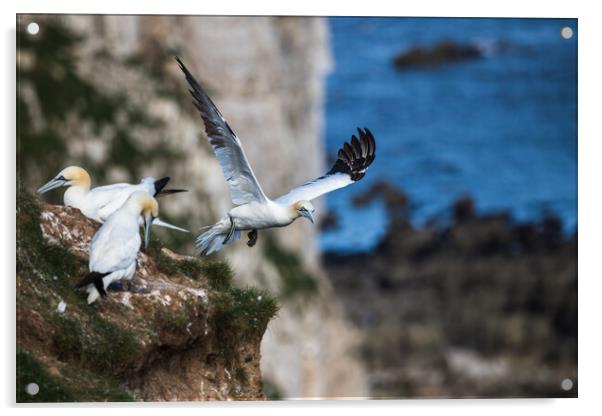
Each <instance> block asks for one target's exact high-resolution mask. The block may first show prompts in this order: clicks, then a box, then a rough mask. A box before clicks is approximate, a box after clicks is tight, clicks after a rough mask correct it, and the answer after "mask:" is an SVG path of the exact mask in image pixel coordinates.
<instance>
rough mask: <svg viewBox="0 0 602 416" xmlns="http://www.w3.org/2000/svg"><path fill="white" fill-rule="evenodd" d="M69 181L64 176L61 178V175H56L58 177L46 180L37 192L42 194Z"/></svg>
mask: <svg viewBox="0 0 602 416" xmlns="http://www.w3.org/2000/svg"><path fill="white" fill-rule="evenodd" d="M68 183H69V181H68V180H67V179H65V178H63V177H62V176H60V177H58V178H54V179H52V180H51V181H50V182H48V183H47V184H46V185H44V186H42V187H41V188H40V189H38V191H37V192H38V193H39V194H43V193H46V192H48V191H50V190H52V189H55V188H60V187H61V186H65V185H67V184H68Z"/></svg>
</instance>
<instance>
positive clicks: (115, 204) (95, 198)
mask: <svg viewBox="0 0 602 416" xmlns="http://www.w3.org/2000/svg"><path fill="white" fill-rule="evenodd" d="M169 180H170V178H169V176H166V177H164V178H161V179H159V180H155V179H154V178H151V177H146V178H143V179H142V180H141V181H140V183H139V184H136V185H133V184H129V183H116V184H113V185H105V186H97V187H96V188H93V189H90V185H91V179H90V175H89V174H88V172H86V170H85V169H83V168H80V167H78V166H69V167H67V168H65V169H63V170H62V171H60V172H59V174H58V175H57V176H56V177H54V178H53V179H51V180H50V181H49V182H48V183H47V184H46V185H44V186H42V187H41V188H40V189H38V191H37V192H38V193H39V194H43V193H46V192H48V191H50V190H52V189H55V188H60V187H62V186H68V187H69V188H68V189H67V190H66V191H65V193H64V195H63V203H64V204H65V205H67V206H70V207H74V208H78V209H79V210H80V211H81V212H82V214H84V215H85V216H86V217H88V218H91V219H93V220H95V221H98V222H100V223H103V222H105V221H106V219H107V218H108V217H109V216H110V215H111V214H112V213H114V212H115V211H117V210H118V209H119V208H120V207H121V206H122V205H123V204H124V203H125V201H126V200H127V199H128V197H129V196H130V195H132V194H133V193H134V192H136V191H146V192H148V193H149V194H150V195H151V196H153V197H155V196H160V195H167V194H174V193H178V192H186V190H185V189H163V188H165V186H166V185H167V183H168V182H169ZM153 224H154V225H158V226H161V227H165V228H171V229H174V230H178V231H182V232H188V230H185V229H183V228H180V227H176V226H175V225H171V224H169V223H166V222H163V221H161V220H160V219H158V218H157V219H155V221H154V223H153Z"/></svg>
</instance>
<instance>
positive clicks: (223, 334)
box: [210, 288, 279, 370]
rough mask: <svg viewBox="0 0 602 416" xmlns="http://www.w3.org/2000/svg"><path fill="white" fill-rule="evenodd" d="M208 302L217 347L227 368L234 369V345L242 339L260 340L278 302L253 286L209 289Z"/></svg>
mask: <svg viewBox="0 0 602 416" xmlns="http://www.w3.org/2000/svg"><path fill="white" fill-rule="evenodd" d="M210 303H211V305H212V308H213V314H212V322H211V323H212V326H213V327H214V330H215V332H216V335H217V339H218V342H219V344H220V348H219V350H220V352H221V354H222V356H223V357H224V359H225V360H226V363H227V365H228V366H229V367H230V369H231V370H232V369H235V368H237V367H239V365H240V364H239V362H238V359H239V358H240V357H239V354H237V348H238V347H239V346H240V345H242V344H243V343H244V342H245V341H250V340H257V339H261V337H262V336H263V333H264V332H265V330H266V328H267V325H268V322H269V321H270V320H271V319H272V318H273V317H274V316H276V314H277V313H278V309H279V306H278V303H277V302H276V300H275V299H274V298H273V297H272V296H271V295H270V294H269V292H267V291H265V290H261V289H256V288H246V289H241V288H230V289H228V290H225V291H213V292H212V293H211V302H210Z"/></svg>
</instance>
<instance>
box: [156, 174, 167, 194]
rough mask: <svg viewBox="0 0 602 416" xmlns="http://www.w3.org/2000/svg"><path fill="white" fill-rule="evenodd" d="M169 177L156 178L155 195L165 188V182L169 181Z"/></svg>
mask: <svg viewBox="0 0 602 416" xmlns="http://www.w3.org/2000/svg"><path fill="white" fill-rule="evenodd" d="M170 179H171V178H170V177H169V176H166V177H164V178H161V179H157V180H156V181H155V195H158V194H160V193H161V191H162V190H163V188H165V186H166V185H167V182H169V180H170ZM153 196H154V195H153Z"/></svg>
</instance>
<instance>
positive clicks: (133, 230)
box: [89, 212, 141, 273]
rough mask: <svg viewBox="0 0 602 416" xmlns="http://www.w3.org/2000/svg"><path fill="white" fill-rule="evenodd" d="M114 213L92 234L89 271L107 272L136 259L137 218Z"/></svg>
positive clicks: (138, 243)
mask: <svg viewBox="0 0 602 416" xmlns="http://www.w3.org/2000/svg"><path fill="white" fill-rule="evenodd" d="M119 214H120V213H119V212H118V213H115V215H113V216H111V217H110V218H109V219H108V220H107V222H105V223H104V224H103V225H102V226H101V227H100V229H99V230H98V231H97V232H96V234H95V235H94V238H93V239H92V244H91V245H90V261H89V268H90V271H94V272H99V273H109V272H114V271H117V270H121V269H126V268H128V267H129V266H130V265H131V264H132V261H135V260H136V256H137V255H138V251H139V250H140V245H141V239H140V233H139V231H138V222H137V219H135V218H134V219H133V220H131V219H130V218H123V217H122V216H121V215H119Z"/></svg>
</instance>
